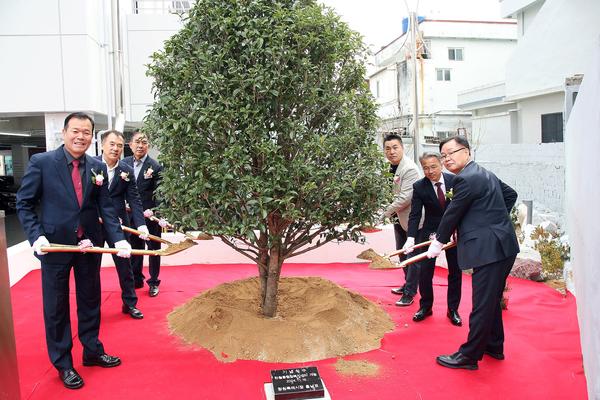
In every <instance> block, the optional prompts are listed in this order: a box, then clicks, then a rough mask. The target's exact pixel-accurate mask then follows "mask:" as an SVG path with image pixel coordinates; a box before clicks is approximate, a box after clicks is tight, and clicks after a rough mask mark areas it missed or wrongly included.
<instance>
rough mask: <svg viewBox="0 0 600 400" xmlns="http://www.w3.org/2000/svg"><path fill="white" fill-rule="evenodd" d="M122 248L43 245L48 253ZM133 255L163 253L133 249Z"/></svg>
mask: <svg viewBox="0 0 600 400" xmlns="http://www.w3.org/2000/svg"><path fill="white" fill-rule="evenodd" d="M120 250H121V249H114V248H112V247H86V248H85V249H80V248H79V246H71V245H67V244H55V243H50V246H42V251H44V252H46V253H102V254H117V253H118V252H119V251H120ZM131 255H132V256H157V255H161V253H160V250H138V249H133V250H131Z"/></svg>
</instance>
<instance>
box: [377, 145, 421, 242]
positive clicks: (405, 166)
mask: <svg viewBox="0 0 600 400" xmlns="http://www.w3.org/2000/svg"><path fill="white" fill-rule="evenodd" d="M419 177H420V172H419V168H418V167H417V165H416V164H415V163H414V161H413V160H411V159H410V158H408V157H407V156H404V157H402V161H400V164H398V169H396V173H395V174H394V201H393V202H392V203H391V204H390V205H388V206H387V208H386V210H385V212H384V214H383V215H384V216H386V217H388V218H390V217H392V216H393V215H394V214H396V215H397V216H398V221H399V223H400V226H402V229H404V230H405V231H406V230H408V215H409V213H410V204H411V201H412V195H413V184H414V183H415V182H416V181H417V179H419Z"/></svg>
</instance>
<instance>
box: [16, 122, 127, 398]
mask: <svg viewBox="0 0 600 400" xmlns="http://www.w3.org/2000/svg"><path fill="white" fill-rule="evenodd" d="M93 132H94V121H93V120H92V118H91V117H90V116H88V115H87V114H84V113H72V114H70V115H68V116H67V118H66V119H65V123H64V128H63V131H62V135H63V141H64V145H62V146H60V147H59V148H58V149H56V150H53V151H48V152H45V153H40V154H35V155H33V156H32V157H31V159H30V160H29V165H28V167H27V172H26V173H25V176H23V180H22V183H21V188H20V189H19V191H18V193H17V213H18V216H19V220H20V221H21V224H22V226H23V229H24V230H25V233H26V234H27V237H28V239H29V242H30V243H31V244H32V247H33V249H34V250H35V253H36V255H37V257H38V258H39V259H40V261H41V271H42V299H43V306H44V327H45V329H46V344H47V347H48V354H49V356H50V361H51V362H52V364H53V365H54V367H55V368H56V369H57V370H58V374H59V377H60V379H61V380H62V382H63V384H64V386H65V387H67V388H69V389H77V388H80V387H81V386H83V379H82V378H81V376H80V375H79V374H78V373H77V371H76V370H75V369H74V368H73V358H72V355H71V348H72V347H73V341H72V334H71V320H70V313H69V276H70V273H71V268H73V271H74V275H75V285H76V291H75V295H76V299H77V332H78V336H79V340H80V341H81V344H82V345H83V365H85V366H99V367H104V368H108V367H116V366H117V365H119V364H121V360H120V359H119V358H118V357H114V356H110V355H108V354H106V353H105V351H104V347H103V345H102V343H101V342H100V340H99V339H98V333H99V330H100V297H101V292H100V257H101V255H100V254H90V253H75V252H73V253H46V252H44V251H43V249H42V248H43V247H44V246H48V245H49V244H50V242H52V243H57V244H65V245H77V244H78V243H79V245H80V246H81V247H86V246H89V245H90V244H91V245H95V246H102V245H103V243H104V242H103V235H102V228H103V227H102V226H101V225H100V223H99V220H98V218H99V217H101V218H102V219H103V221H104V229H105V232H106V234H107V235H108V237H109V238H110V240H111V241H112V242H113V243H114V244H115V248H118V249H120V251H119V253H118V255H119V256H120V257H129V256H130V254H131V246H130V245H129V243H128V242H127V241H126V240H125V237H124V236H123V232H122V230H121V226H120V223H119V220H118V218H117V215H116V213H115V210H114V208H113V206H112V203H111V201H110V198H109V195H108V183H107V181H108V180H107V179H106V177H107V170H106V166H105V165H104V164H103V163H102V162H100V161H98V160H95V159H94V158H93V157H90V156H89V155H86V154H85V152H86V151H87V149H88V148H89V147H90V144H91V143H92V137H93ZM38 206H39V208H40V211H41V212H40V214H39V215H38V214H37V212H36V207H38Z"/></svg>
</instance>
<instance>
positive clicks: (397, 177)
mask: <svg viewBox="0 0 600 400" xmlns="http://www.w3.org/2000/svg"><path fill="white" fill-rule="evenodd" d="M398 182H400V177H399V176H395V177H394V183H395V184H398Z"/></svg>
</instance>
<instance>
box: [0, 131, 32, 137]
mask: <svg viewBox="0 0 600 400" xmlns="http://www.w3.org/2000/svg"><path fill="white" fill-rule="evenodd" d="M0 135H4V136H27V137H29V136H31V133H14V132H0Z"/></svg>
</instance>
